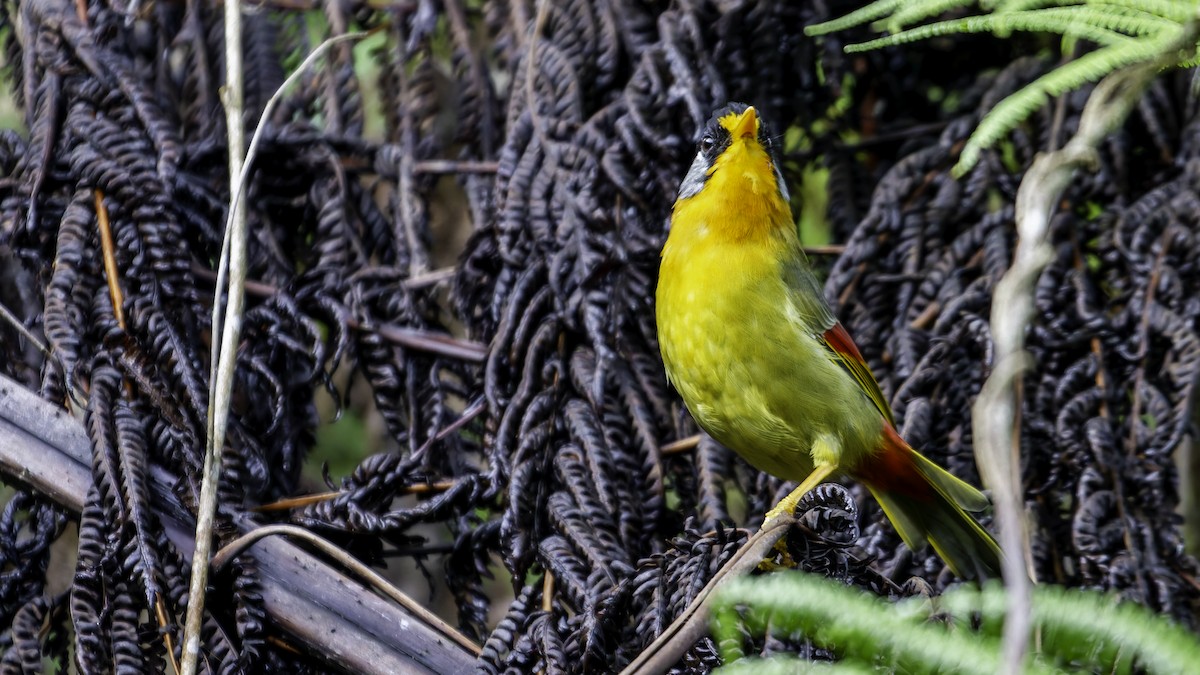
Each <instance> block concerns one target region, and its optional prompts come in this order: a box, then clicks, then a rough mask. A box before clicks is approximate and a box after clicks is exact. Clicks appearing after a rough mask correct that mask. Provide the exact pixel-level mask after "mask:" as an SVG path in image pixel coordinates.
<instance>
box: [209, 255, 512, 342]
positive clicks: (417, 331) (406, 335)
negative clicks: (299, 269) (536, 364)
mask: <svg viewBox="0 0 1200 675" xmlns="http://www.w3.org/2000/svg"><path fill="white" fill-rule="evenodd" d="M192 272H193V273H194V274H196V275H197V276H199V277H201V278H204V279H208V280H210V281H211V280H213V279H215V278H216V275H215V274H214V273H213V271H212V270H209V269H205V268H204V267H202V266H200V265H199V264H193V265H192ZM453 274H454V272H453V270H450V271H447V270H437V271H435V272H429V273H427V274H422V275H418V276H414V277H411V278H410V279H407V280H406V281H405V282H404V284H405V285H406V286H408V285H409V282H412V283H413V284H414V285H413V286H410V287H419V286H423V285H430V284H434V283H439V282H440V281H442V280H444V279H448V278H450V277H451V276H453ZM244 288H245V291H246V293H247V294H249V295H252V296H255V297H260V298H269V297H271V296H273V295H275V294H276V293H278V292H279V289H277V288H275V287H274V286H272V285H271V284H267V283H263V282H261V281H254V280H252V279H247V280H246V283H245V286H244ZM214 302H215V300H214ZM346 325H347V326H348V327H350V328H353V329H354V330H360V331H363V332H367V333H375V334H377V335H379V336H380V337H382V338H383V339H385V340H387V341H388V342H391V343H392V344H396V345H400V346H401V347H407V348H409V349H416V350H418V351H424V352H429V353H431V354H438V355H440V356H447V357H450V358H454V359H462V360H464V361H474V362H476V363H479V362H482V361H484V360H486V359H487V353H488V347H487V345H485V344H483V343H482V342H475V341H473V340H464V339H462V338H456V337H454V336H452V335H447V334H445V333H440V332H437V331H431V330H426V329H423V328H409V327H407V326H397V325H395V324H390V323H384V324H364V323H363V322H361V321H358V320H356V319H347V320H346Z"/></svg>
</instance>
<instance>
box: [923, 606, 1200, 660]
mask: <svg viewBox="0 0 1200 675" xmlns="http://www.w3.org/2000/svg"><path fill="white" fill-rule="evenodd" d="M1006 602H1007V601H1006V599H1005V595H1004V589H1003V588H1002V587H1000V586H989V587H987V588H985V589H983V590H982V591H979V590H975V589H967V588H959V589H956V590H953V591H950V592H948V593H946V594H945V595H943V596H942V597H941V599H940V606H941V607H942V609H944V610H947V611H949V612H950V613H951V614H953V615H955V616H956V617H959V618H961V619H963V620H968V619H969V617H971V616H973V615H975V614H979V615H981V616H982V617H983V619H984V620H985V621H989V622H997V623H998V622H1000V621H1002V620H1003V617H1004V612H1005V609H1006ZM1032 607H1033V620H1034V622H1035V624H1036V625H1038V626H1040V627H1041V628H1042V632H1041V636H1042V654H1043V656H1057V657H1058V658H1059V659H1060V660H1062V661H1063V662H1070V663H1075V664H1079V663H1080V662H1081V661H1082V662H1084V663H1085V664H1087V665H1090V666H1091V667H1094V668H1096V669H1104V670H1106V671H1108V670H1111V669H1113V664H1114V661H1116V660H1117V659H1130V660H1132V661H1136V662H1137V666H1138V667H1139V668H1144V669H1145V670H1146V671H1147V672H1151V673H1182V672H1188V671H1189V670H1190V669H1192V668H1195V667H1196V664H1198V663H1200V644H1197V642H1196V638H1195V636H1193V635H1192V634H1191V633H1189V632H1188V631H1186V630H1185V629H1183V628H1182V627H1180V626H1179V625H1177V624H1175V623H1174V622H1172V621H1170V620H1169V619H1166V618H1164V617H1162V616H1158V615H1155V614H1153V613H1152V612H1150V611H1149V610H1148V609H1146V608H1145V607H1142V606H1141V605H1137V604H1134V603H1130V602H1118V601H1117V599H1116V598H1114V597H1113V596H1110V595H1103V594H1100V593H1096V592H1092V591H1083V590H1078V589H1065V588H1062V587H1060V586H1039V587H1037V588H1035V589H1034V595H1033V605H1032ZM1125 669H1128V666H1126V667H1125Z"/></svg>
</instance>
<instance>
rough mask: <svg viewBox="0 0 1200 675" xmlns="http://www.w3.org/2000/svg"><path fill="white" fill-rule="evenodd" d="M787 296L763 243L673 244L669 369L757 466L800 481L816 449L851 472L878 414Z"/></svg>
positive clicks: (661, 296)
mask: <svg viewBox="0 0 1200 675" xmlns="http://www.w3.org/2000/svg"><path fill="white" fill-rule="evenodd" d="M790 293H791V291H790V289H788V288H787V286H786V283H785V281H784V279H783V276H782V274H781V273H780V265H779V263H778V261H777V259H776V256H775V253H774V251H772V250H771V249H770V248H769V247H762V246H729V245H726V246H721V247H712V246H677V247H674V248H673V249H671V248H669V249H668V250H667V251H666V252H664V258H663V264H662V268H661V271H660V277H659V286H658V292H657V310H656V311H657V320H658V329H659V343H660V346H661V349H662V355H663V362H664V364H665V366H666V370H667V375H668V377H669V378H670V379H671V382H672V383H673V384H674V385H675V388H676V389H677V390H678V391H679V393H680V395H681V396H682V398H683V400H684V402H685V403H686V404H687V407H688V409H689V410H690V411H691V413H692V416H693V417H694V418H695V419H696V421H697V422H698V423H699V424H700V426H701V427H703V428H704V430H705V431H707V432H708V433H709V434H710V435H711V436H713V437H714V438H715V439H717V440H718V441H720V442H721V443H722V444H724V445H725V446H727V447H729V448H730V449H732V450H734V451H735V452H737V453H738V454H740V455H741V456H742V457H744V458H745V459H746V460H747V461H748V462H750V463H751V464H752V465H754V466H755V467H757V468H759V469H762V470H763V471H767V472H768V473H771V474H773V475H776V476H779V477H781V478H786V479H791V480H802V479H803V478H805V477H806V476H807V475H808V474H809V473H810V472H811V471H812V469H813V453H814V451H817V452H821V453H833V455H834V456H833V457H824V456H819V457H818V459H819V460H820V461H832V462H833V463H835V464H837V465H838V466H840V467H842V468H843V469H845V470H853V468H854V467H855V466H857V465H858V463H859V462H860V461H861V460H862V459H865V458H866V457H867V456H868V455H869V454H870V453H871V452H872V451H873V449H874V447H873V446H874V442H875V440H876V439H878V438H879V434H880V431H881V429H882V417H881V415H880V414H879V412H878V410H877V409H875V408H874V406H873V404H871V403H870V400H869V399H868V398H867V397H866V396H865V395H864V394H863V392H862V390H861V389H860V388H859V386H858V384H857V383H856V382H855V381H854V380H853V378H852V377H851V376H850V375H849V374H848V373H846V372H845V371H844V370H842V369H841V368H840V367H839V366H838V365H837V364H836V363H834V362H833V361H831V360H830V359H829V358H828V357H827V356H826V355H825V352H824V348H823V347H822V346H821V345H820V343H819V342H818V341H817V339H816V338H815V337H814V336H813V335H812V333H811V331H810V330H808V329H807V328H806V327H805V326H804V325H803V320H802V318H801V317H799V316H798V315H797V311H796V308H795V306H794V305H793V304H792V303H791V302H790V300H789V297H790Z"/></svg>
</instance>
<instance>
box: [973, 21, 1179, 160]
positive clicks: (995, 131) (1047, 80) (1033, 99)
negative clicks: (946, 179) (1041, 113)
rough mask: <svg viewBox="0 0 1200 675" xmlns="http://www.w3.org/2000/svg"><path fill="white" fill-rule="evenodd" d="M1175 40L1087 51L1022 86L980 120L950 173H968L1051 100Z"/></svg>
mask: <svg viewBox="0 0 1200 675" xmlns="http://www.w3.org/2000/svg"><path fill="white" fill-rule="evenodd" d="M1174 37H1175V36H1173V35H1167V36H1164V37H1159V38H1156V39H1154V40H1138V41H1130V42H1131V43H1132V44H1130V45H1129V46H1128V47H1126V46H1124V45H1121V46H1114V47H1106V48H1104V49H1100V50H1098V51H1094V52H1089V53H1087V54H1084V55H1083V56H1081V57H1079V58H1078V59H1075V60H1074V61H1071V62H1069V63H1066V64H1063V65H1062V66H1060V67H1059V68H1056V69H1055V70H1052V71H1050V72H1049V73H1046V74H1045V75H1043V76H1041V77H1039V78H1038V79H1036V80H1034V81H1033V82H1030V83H1029V84H1027V85H1025V86H1024V87H1023V88H1021V89H1020V90H1019V91H1017V92H1014V93H1013V94H1011V95H1010V96H1008V97H1007V98H1005V99H1004V100H1002V101H1000V102H999V103H997V104H996V107H994V108H992V109H991V110H990V111H988V113H987V114H986V115H984V117H983V119H982V120H980V121H979V126H977V127H976V128H975V131H974V133H972V134H971V137H970V138H968V139H967V142H966V143H965V144H964V145H963V149H962V153H961V154H960V155H959V157H958V164H956V165H955V166H954V170H953V174H954V175H955V176H962V175H963V174H965V173H966V172H967V171H970V169H971V167H973V166H975V163H976V162H978V161H979V155H980V154H981V153H982V152H983V151H984V150H986V149H987V148H989V147H991V146H993V145H995V144H996V143H997V142H998V141H1000V139H1002V138H1004V137H1005V136H1007V135H1008V133H1009V132H1010V131H1012V130H1013V128H1014V127H1016V126H1017V125H1018V124H1020V123H1021V122H1022V121H1024V120H1025V119H1027V118H1028V117H1029V116H1030V115H1032V114H1033V113H1034V111H1036V110H1037V109H1038V108H1041V107H1042V106H1043V105H1045V104H1046V103H1048V102H1049V100H1050V98H1051V97H1053V96H1058V95H1060V94H1063V93H1066V92H1068V91H1071V90H1072V89H1076V88H1078V87H1080V86H1082V85H1084V84H1086V83H1089V82H1097V81H1099V80H1100V79H1101V78H1103V77H1104V76H1105V75H1108V74H1109V73H1111V72H1113V71H1114V70H1116V69H1117V68H1120V67H1122V66H1127V65H1129V64H1132V63H1137V62H1140V61H1146V60H1149V59H1151V58H1153V57H1154V56H1155V55H1156V54H1158V53H1160V52H1161V51H1162V50H1163V49H1164V48H1165V46H1166V45H1167V44H1169V43H1170V42H1171V41H1172V39H1173V38H1174Z"/></svg>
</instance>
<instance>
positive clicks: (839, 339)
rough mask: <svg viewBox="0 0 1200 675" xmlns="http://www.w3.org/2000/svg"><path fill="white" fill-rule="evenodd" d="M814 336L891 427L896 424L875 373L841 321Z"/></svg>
mask: <svg viewBox="0 0 1200 675" xmlns="http://www.w3.org/2000/svg"><path fill="white" fill-rule="evenodd" d="M815 337H816V338H817V341H818V342H820V343H821V344H822V345H824V346H825V349H827V350H828V351H829V355H830V357H831V358H832V359H833V360H834V362H835V363H837V364H838V365H839V366H841V367H842V368H844V369H845V370H846V372H848V373H850V376H851V377H853V378H854V380H855V381H856V382H858V386H859V387H860V388H861V389H862V390H863V393H864V394H866V395H867V398H870V399H871V402H872V403H874V404H875V407H876V408H879V412H881V413H883V416H884V418H885V419H887V421H888V423H889V424H891V425H892V426H893V427H894V426H896V420H894V419H892V407H891V406H890V405H888V403H887V399H885V398H884V397H883V392H882V391H880V389H879V382H877V381H876V380H875V374H874V373H872V372H871V367H870V366H868V365H867V362H866V361H864V360H863V357H862V354H860V353H859V351H858V347H857V346H855V344H854V340H852V339H851V338H850V334H849V333H847V332H846V329H845V328H844V327H843V326H842V322H841V321H835V322H834V324H833V327H831V328H830V329H829V330H827V331H825V332H824V333H822V334H820V335H817V336H815Z"/></svg>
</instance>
